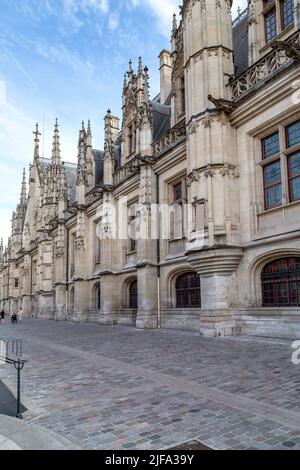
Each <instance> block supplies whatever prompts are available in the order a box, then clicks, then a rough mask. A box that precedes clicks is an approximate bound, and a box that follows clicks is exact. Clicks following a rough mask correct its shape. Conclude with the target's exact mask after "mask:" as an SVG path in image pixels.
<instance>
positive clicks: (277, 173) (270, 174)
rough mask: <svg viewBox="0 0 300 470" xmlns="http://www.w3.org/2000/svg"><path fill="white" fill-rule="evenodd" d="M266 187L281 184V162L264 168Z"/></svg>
mask: <svg viewBox="0 0 300 470" xmlns="http://www.w3.org/2000/svg"><path fill="white" fill-rule="evenodd" d="M264 179H265V186H266V187H268V186H271V185H273V184H276V183H281V166H280V161H278V162H274V163H271V165H267V166H265V167H264Z"/></svg>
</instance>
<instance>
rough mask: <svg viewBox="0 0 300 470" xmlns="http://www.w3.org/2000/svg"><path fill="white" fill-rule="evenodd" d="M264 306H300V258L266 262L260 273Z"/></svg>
mask: <svg viewBox="0 0 300 470" xmlns="http://www.w3.org/2000/svg"><path fill="white" fill-rule="evenodd" d="M261 284H262V300H263V306H265V307H280V306H283V307H284V306H286V307H288V306H294V307H299V306H300V258H283V259H279V260H276V261H273V262H272V263H269V264H267V266H265V268H264V269H263V271H262V274H261Z"/></svg>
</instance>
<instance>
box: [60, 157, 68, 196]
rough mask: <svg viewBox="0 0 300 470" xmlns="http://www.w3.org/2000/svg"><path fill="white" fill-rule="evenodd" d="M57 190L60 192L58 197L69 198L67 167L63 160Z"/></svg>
mask: <svg viewBox="0 0 300 470" xmlns="http://www.w3.org/2000/svg"><path fill="white" fill-rule="evenodd" d="M57 192H58V197H59V198H60V199H67V196H68V186H67V177H66V169H65V164H64V162H62V164H61V167H60V172H59V177H58V185H57Z"/></svg>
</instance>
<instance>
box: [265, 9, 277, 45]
mask: <svg viewBox="0 0 300 470" xmlns="http://www.w3.org/2000/svg"><path fill="white" fill-rule="evenodd" d="M265 33H266V42H270V41H272V39H274V38H275V36H277V26H276V9H275V8H273V10H271V11H269V12H268V13H267V14H266V15H265Z"/></svg>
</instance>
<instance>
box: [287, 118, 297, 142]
mask: <svg viewBox="0 0 300 470" xmlns="http://www.w3.org/2000/svg"><path fill="white" fill-rule="evenodd" d="M286 135H287V146H288V147H292V146H293V145H297V144H300V121H297V122H294V124H291V125H290V126H287V128H286Z"/></svg>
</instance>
